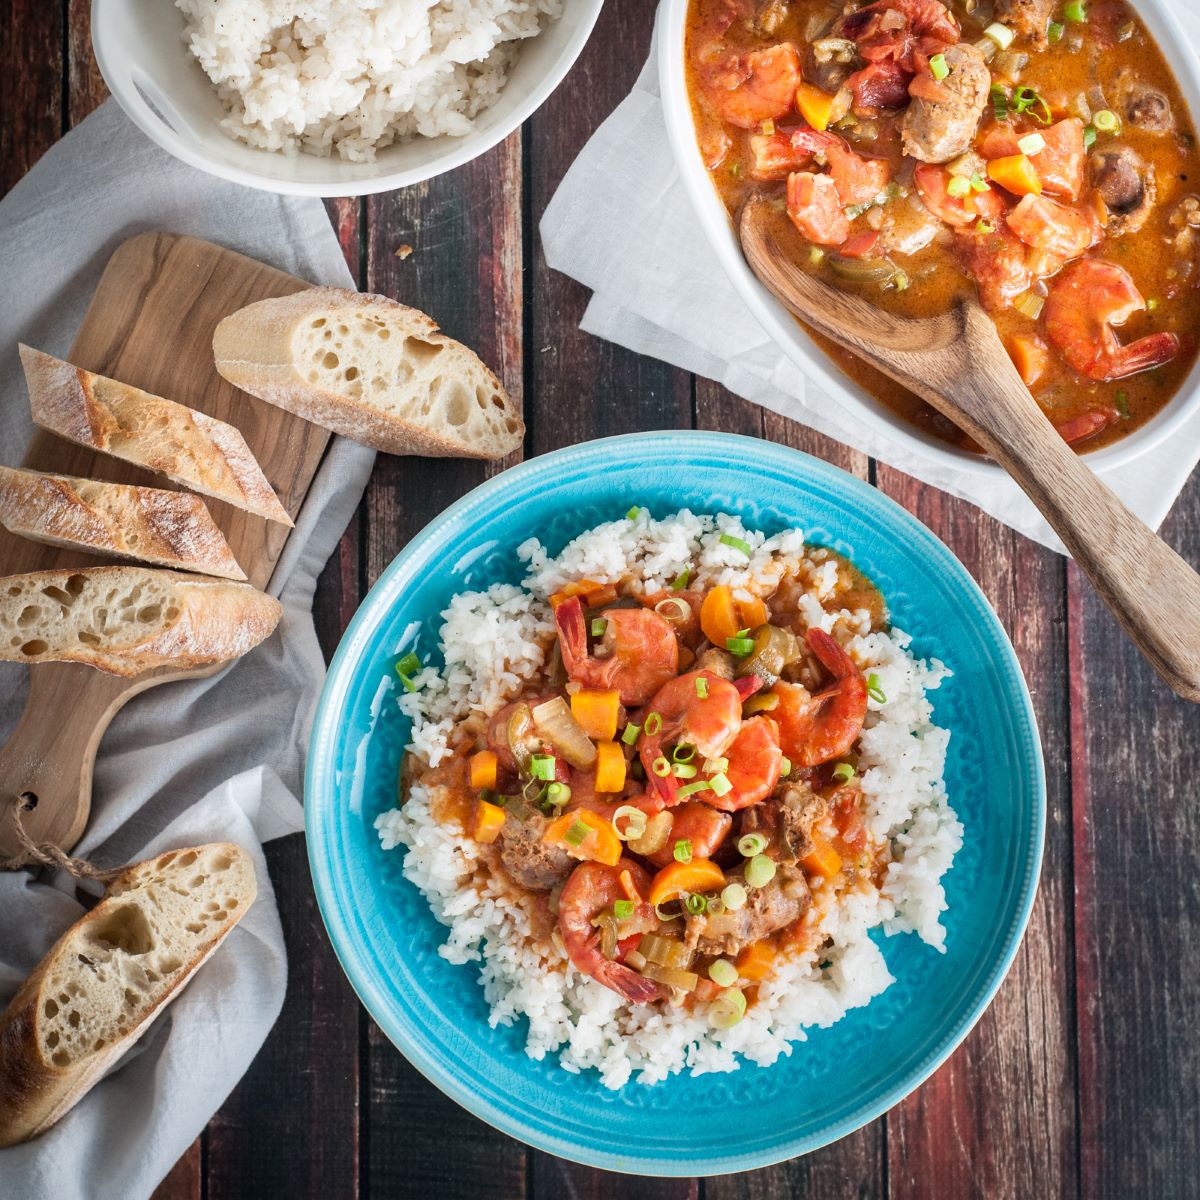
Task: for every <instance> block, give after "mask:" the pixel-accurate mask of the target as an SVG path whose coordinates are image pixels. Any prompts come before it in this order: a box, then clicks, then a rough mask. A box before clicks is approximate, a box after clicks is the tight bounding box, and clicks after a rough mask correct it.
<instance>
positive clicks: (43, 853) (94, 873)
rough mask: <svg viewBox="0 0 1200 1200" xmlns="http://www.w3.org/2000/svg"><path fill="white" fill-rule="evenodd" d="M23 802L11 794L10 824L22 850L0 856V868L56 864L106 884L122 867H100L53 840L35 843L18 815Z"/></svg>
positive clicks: (74, 874) (75, 874) (16, 868)
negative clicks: (69, 851) (10, 854)
mask: <svg viewBox="0 0 1200 1200" xmlns="http://www.w3.org/2000/svg"><path fill="white" fill-rule="evenodd" d="M25 804H26V800H25V797H24V796H23V795H19V796H13V797H12V827H13V831H14V832H15V833H16V835H17V844H18V845H19V846H20V847H21V851H20V853H19V854H15V855H13V856H12V857H11V858H0V871H21V870H24V869H25V868H26V867H57V868H58V869H59V870H60V871H66V872H67V873H68V874H69V875H73V876H74V877H75V878H76V879H97V880H99V881H100V882H101V883H108V882H110V881H111V880H113V879H115V878H116V877H117V876H118V875H120V874H121V872H122V871H123V870H124V869H125V868H124V867H112V868H110V869H109V870H102V869H101V868H100V867H94V866H92V864H91V863H90V862H88V861H87V859H85V858H72V857H71V856H70V855H69V854H68V853H67V852H66V851H65V850H64V849H63V848H62V847H61V846H56V845H55V844H54V843H53V842H35V841H34V840H33V838H31V837H30V836H29V834H28V832H27V831H26V829H25V825H24V822H23V820H22V818H21V814H22V813H23V812H24V811H25Z"/></svg>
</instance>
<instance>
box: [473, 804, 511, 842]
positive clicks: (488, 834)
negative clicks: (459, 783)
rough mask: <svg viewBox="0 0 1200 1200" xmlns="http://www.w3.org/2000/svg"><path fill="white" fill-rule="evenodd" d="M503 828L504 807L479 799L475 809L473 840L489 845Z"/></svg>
mask: <svg viewBox="0 0 1200 1200" xmlns="http://www.w3.org/2000/svg"><path fill="white" fill-rule="evenodd" d="M503 828H504V809H502V808H501V807H500V806H499V805H498V804H492V803H491V802H490V801H487V800H480V801H479V804H478V805H477V806H476V809H475V840H476V841H477V842H482V843H483V844H484V845H485V846H490V845H491V844H492V843H493V842H494V841H495V840H496V839H497V838H498V837H499V836H500V830H501V829H503Z"/></svg>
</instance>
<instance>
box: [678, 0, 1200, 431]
mask: <svg viewBox="0 0 1200 1200" xmlns="http://www.w3.org/2000/svg"><path fill="white" fill-rule="evenodd" d="M686 55H687V66H688V79H689V88H690V92H691V98H692V106H693V110H694V115H695V121H696V128H697V134H698V138H699V145H700V149H701V153H702V155H703V157H704V161H705V165H706V166H707V168H708V170H709V172H710V174H711V177H712V179H713V181H714V183H715V184H716V187H717V189H718V191H719V193H720V195H721V197H722V199H723V200H724V202H725V204H726V206H727V208H728V209H729V211H730V212H731V214H734V215H736V213H737V212H738V210H739V209H740V207H741V205H742V204H743V203H744V202H745V200H746V199H747V198H748V197H749V196H751V195H753V194H766V195H768V196H770V197H772V198H774V199H775V200H776V204H775V211H776V213H777V219H778V223H779V236H780V240H781V242H782V244H784V245H786V246H788V247H789V252H790V253H791V254H792V255H793V256H794V258H795V260H796V262H797V263H798V264H799V265H801V266H802V267H803V268H804V269H805V270H809V271H813V272H816V273H819V274H820V275H822V276H823V277H825V278H826V279H827V280H828V281H829V282H832V283H836V284H837V285H839V286H841V287H845V288H850V289H855V290H861V291H863V292H866V293H869V294H870V297H871V299H872V300H873V301H874V302H875V303H878V304H880V305H881V306H883V307H886V308H888V309H890V310H892V311H895V312H900V313H905V314H908V315H912V316H925V315H929V314H931V313H936V312H941V311H944V310H945V309H946V307H947V306H948V304H949V303H950V301H951V299H952V298H953V297H954V296H955V295H957V294H960V293H961V292H962V291H963V290H964V289H971V288H973V289H976V290H977V292H978V295H979V298H980V300H981V302H982V303H983V305H984V307H985V308H986V309H987V311H988V312H989V313H990V314H991V316H992V318H993V319H994V320H995V322H996V326H997V328H998V329H999V331H1000V334H1001V336H1002V338H1003V339H1004V343H1005V345H1006V346H1007V348H1008V350H1009V353H1010V354H1011V356H1012V358H1013V361H1014V362H1015V363H1016V366H1017V368H1018V370H1019V371H1020V373H1021V376H1022V378H1023V379H1024V380H1025V382H1026V383H1027V384H1028V385H1029V387H1030V388H1031V390H1032V391H1033V394H1034V396H1035V397H1036V398H1037V400H1038V402H1039V403H1040V404H1041V405H1042V407H1043V408H1044V409H1045V411H1046V412H1047V414H1048V415H1049V417H1050V419H1051V420H1052V421H1053V423H1054V424H1055V426H1056V427H1057V428H1058V429H1059V431H1060V432H1061V433H1062V436H1063V437H1064V438H1066V439H1067V441H1069V442H1071V443H1073V444H1076V445H1078V446H1080V447H1081V448H1085V449H1089V450H1090V449H1093V448H1096V447H1098V446H1101V445H1105V444H1107V443H1111V442H1114V441H1117V440H1118V439H1120V438H1121V437H1123V436H1125V435H1126V434H1127V433H1129V432H1130V431H1131V430H1133V429H1135V428H1137V427H1138V426H1139V425H1141V424H1143V423H1144V422H1146V421H1147V420H1149V419H1150V418H1151V417H1152V416H1154V414H1155V413H1157V412H1158V411H1159V410H1160V409H1161V408H1162V407H1163V406H1164V405H1165V404H1166V403H1167V401H1168V400H1169V399H1170V398H1171V396H1172V395H1173V394H1174V392H1175V391H1176V390H1177V389H1178V388H1179V386H1180V385H1181V383H1182V382H1183V380H1184V378H1185V376H1186V375H1187V373H1188V371H1189V369H1190V367H1191V365H1192V361H1193V359H1194V357H1195V354H1196V342H1195V336H1194V331H1195V329H1196V328H1197V324H1198V320H1200V290H1198V288H1200V270H1198V269H1197V258H1198V256H1200V195H1198V194H1197V192H1200V159H1198V158H1197V148H1196V139H1195V135H1194V132H1193V128H1192V125H1191V119H1190V117H1189V114H1188V110H1187V107H1186V105H1185V104H1184V102H1183V99H1182V97H1181V95H1180V92H1179V88H1178V86H1177V85H1176V83H1175V80H1174V78H1173V77H1172V75H1171V72H1170V70H1169V68H1168V67H1167V65H1166V63H1165V62H1164V60H1163V57H1162V54H1161V53H1160V51H1159V49H1158V47H1157V46H1156V45H1155V43H1154V41H1153V39H1152V38H1151V36H1150V35H1149V33H1148V32H1147V31H1146V29H1145V28H1144V27H1143V25H1142V24H1141V22H1140V21H1139V20H1138V17H1137V14H1136V13H1135V12H1134V11H1133V10H1132V9H1131V8H1130V7H1129V6H1128V5H1126V4H1124V3H1123V2H1122V0H1099V2H1096V3H1088V2H1087V0H1066V2H1065V3H1063V2H1062V0H953V3H945V4H943V3H939V0H875V2H874V3H869V4H865V5H856V4H854V3H831V2H830V0H692V4H691V8H690V10H689V16H688V34H687V47H686ZM1118 327H1119V332H1118V331H1117V330H1118ZM818 340H820V341H821V343H822V345H823V346H824V347H825V348H826V350H827V352H828V353H829V354H830V355H831V356H832V357H833V358H834V359H835V360H836V361H837V362H838V363H839V365H840V366H841V367H842V369H843V370H845V371H846V372H847V373H848V374H849V375H851V376H852V377H854V378H855V379H857V380H858V381H859V382H860V383H861V384H862V385H863V386H864V387H866V388H867V389H868V390H869V391H870V392H872V393H873V394H874V395H875V396H876V397H878V398H879V399H880V400H881V401H882V402H884V403H885V404H887V405H888V406H889V407H890V408H891V409H893V410H894V411H896V412H897V413H899V414H900V415H901V416H903V417H904V418H906V419H907V420H909V421H911V422H912V423H913V424H915V425H917V426H919V427H920V428H922V429H924V430H926V431H928V432H931V433H934V434H936V435H937V436H939V437H941V438H942V439H944V440H946V441H950V442H953V443H955V444H959V445H963V446H968V447H970V448H972V449H974V448H975V447H973V446H971V445H970V443H969V442H968V440H967V439H966V438H965V435H963V434H962V433H960V432H959V431H958V430H957V429H956V428H954V427H953V426H952V425H951V424H950V423H949V422H948V421H947V420H946V419H945V418H943V417H941V416H940V415H938V414H937V413H935V412H934V411H933V410H932V409H930V408H928V407H927V406H926V405H925V404H923V403H922V402H921V401H920V400H919V399H917V398H916V397H915V396H912V395H911V394H910V393H908V392H906V391H905V390H904V389H903V388H901V387H900V386H899V385H897V384H895V383H894V382H892V381H891V380H888V379H886V378H885V377H884V376H882V375H880V374H878V373H877V372H875V371H874V370H873V369H872V368H870V367H868V366H866V365H865V364H863V363H862V362H861V361H860V360H858V359H856V358H854V357H853V356H851V355H850V354H848V353H847V352H845V351H843V350H841V349H840V348H839V347H837V346H835V345H834V344H833V343H830V342H827V341H825V340H824V339H818Z"/></svg>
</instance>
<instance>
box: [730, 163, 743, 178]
mask: <svg viewBox="0 0 1200 1200" xmlns="http://www.w3.org/2000/svg"><path fill="white" fill-rule="evenodd" d="M729 173H730V175H732V176H733V177H734V179H740V178H741V177H742V164H741V163H740V162H735V163H733V165H732V166H731V167H730V168H729Z"/></svg>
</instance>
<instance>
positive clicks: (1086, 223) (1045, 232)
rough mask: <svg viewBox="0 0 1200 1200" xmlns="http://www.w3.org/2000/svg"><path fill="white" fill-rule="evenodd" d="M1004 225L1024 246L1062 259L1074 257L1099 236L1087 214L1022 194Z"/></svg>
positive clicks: (1043, 197)
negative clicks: (1006, 223) (1006, 225)
mask: <svg viewBox="0 0 1200 1200" xmlns="http://www.w3.org/2000/svg"><path fill="white" fill-rule="evenodd" d="M1008 226H1009V228H1010V229H1011V230H1012V231H1013V233H1015V234H1016V235H1017V237H1019V238H1020V239H1021V241H1023V242H1024V243H1025V244H1026V245H1027V246H1032V247H1033V249H1034V250H1039V251H1041V252H1042V253H1043V254H1049V255H1052V256H1053V257H1055V258H1060V259H1063V260H1069V259H1072V258H1078V257H1079V256H1080V255H1081V254H1082V253H1083V252H1084V251H1085V250H1086V249H1087V248H1088V247H1089V246H1091V245H1092V243H1093V242H1094V241H1096V240H1097V239H1098V238H1099V236H1100V226H1099V223H1098V222H1097V221H1096V219H1095V217H1094V216H1093V215H1092V214H1091V213H1084V212H1080V211H1078V210H1077V209H1074V208H1068V207H1067V206H1066V205H1064V204H1059V203H1058V202H1057V201H1056V200H1051V199H1049V197H1047V196H1032V195H1030V196H1023V197H1022V198H1021V200H1020V202H1019V203H1018V204H1017V206H1016V207H1015V208H1014V209H1013V210H1012V211H1011V212H1010V213H1009V214H1008Z"/></svg>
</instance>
